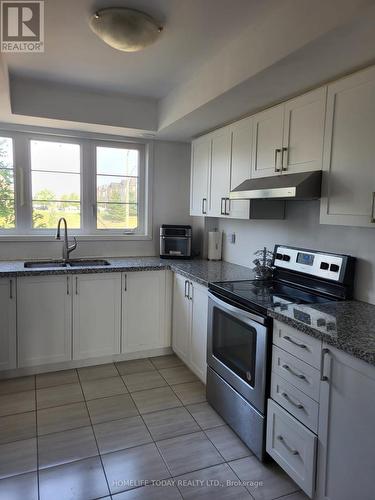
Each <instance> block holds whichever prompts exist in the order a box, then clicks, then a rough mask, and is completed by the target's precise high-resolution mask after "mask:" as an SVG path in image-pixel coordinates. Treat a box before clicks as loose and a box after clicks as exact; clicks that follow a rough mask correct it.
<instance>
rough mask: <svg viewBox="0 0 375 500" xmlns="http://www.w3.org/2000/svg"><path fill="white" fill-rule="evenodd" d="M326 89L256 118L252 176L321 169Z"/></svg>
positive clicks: (274, 108)
mask: <svg viewBox="0 0 375 500" xmlns="http://www.w3.org/2000/svg"><path fill="white" fill-rule="evenodd" d="M326 91H327V89H326V87H322V88H319V89H317V90H314V91H312V92H309V93H307V94H303V95H301V96H299V97H296V98H295V99H291V100H289V101H286V102H285V103H283V104H280V105H278V106H275V107H273V108H270V109H267V110H266V111H263V112H261V113H258V114H257V115H255V116H254V135H253V145H254V146H253V156H252V176H253V177H268V176H272V175H280V174H283V173H291V174H292V173H298V172H310V171H313V170H321V169H322V158H323V135H324V133H323V131H324V121H325V106H326Z"/></svg>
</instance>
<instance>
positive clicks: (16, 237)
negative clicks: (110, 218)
mask: <svg viewBox="0 0 375 500" xmlns="http://www.w3.org/2000/svg"><path fill="white" fill-rule="evenodd" d="M73 236H75V237H76V238H77V241H78V242H79V241H147V240H148V241H151V240H152V236H150V235H146V234H93V235H88V234H81V235H79V234H78V235H76V234H74V233H73V232H72V231H70V234H69V240H71V239H72V238H73ZM12 241H15V242H16V241H24V242H34V241H50V242H52V241H56V238H55V234H25V235H21V234H12V235H11V234H0V243H1V242H12Z"/></svg>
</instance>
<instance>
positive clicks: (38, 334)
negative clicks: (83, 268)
mask: <svg viewBox="0 0 375 500" xmlns="http://www.w3.org/2000/svg"><path fill="white" fill-rule="evenodd" d="M71 293H72V287H71V278H70V277H69V276H35V277H32V276H28V277H26V278H18V280H17V333H18V366H19V367H20V368H22V367H27V366H36V365H43V364H49V363H58V362H61V361H69V360H71V357H72V331H71V321H72V300H71ZM92 313H93V311H92Z"/></svg>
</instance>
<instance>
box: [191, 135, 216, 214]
mask: <svg viewBox="0 0 375 500" xmlns="http://www.w3.org/2000/svg"><path fill="white" fill-rule="evenodd" d="M210 162H211V137H210V136H206V137H201V138H199V139H197V140H196V141H193V142H192V145H191V180H190V182H191V183H190V215H205V213H206V212H207V209H208V177H209V170H210Z"/></svg>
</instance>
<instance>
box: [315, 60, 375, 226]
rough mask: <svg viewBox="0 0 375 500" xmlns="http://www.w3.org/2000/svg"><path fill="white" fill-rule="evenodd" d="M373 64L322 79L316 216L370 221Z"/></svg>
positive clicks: (374, 183) (374, 178)
mask: <svg viewBox="0 0 375 500" xmlns="http://www.w3.org/2000/svg"><path fill="white" fill-rule="evenodd" d="M374 130H375V68H374V67H372V68H370V69H368V70H364V71H361V72H359V73H356V74H354V75H352V76H349V77H347V78H343V79H342V80H339V81H337V82H335V83H332V84H331V85H328V94H327V117H326V128H325V137H324V156H323V170H324V177H323V179H324V182H323V188H324V189H323V198H322V200H321V213H320V222H321V223H323V224H343V225H349V226H363V227H374V226H375V224H374V223H373V222H372V220H373V218H374V217H375V213H372V212H373V209H374V205H373V201H374V196H375V194H374V191H375V168H374V137H375V135H374Z"/></svg>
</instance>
